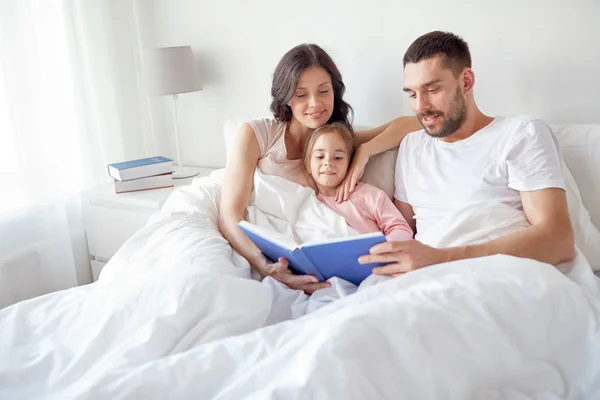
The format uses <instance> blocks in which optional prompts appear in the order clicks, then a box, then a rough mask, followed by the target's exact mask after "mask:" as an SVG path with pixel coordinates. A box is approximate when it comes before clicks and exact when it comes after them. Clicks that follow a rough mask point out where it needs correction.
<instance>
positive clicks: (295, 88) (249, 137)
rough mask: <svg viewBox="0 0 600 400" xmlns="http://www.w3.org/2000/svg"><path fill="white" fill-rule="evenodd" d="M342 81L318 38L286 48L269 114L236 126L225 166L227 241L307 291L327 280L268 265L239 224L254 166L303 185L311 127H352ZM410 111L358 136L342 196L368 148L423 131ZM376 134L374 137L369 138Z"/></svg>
mask: <svg viewBox="0 0 600 400" xmlns="http://www.w3.org/2000/svg"><path fill="white" fill-rule="evenodd" d="M345 90H346V87H345V85H344V82H343V81H342V76H341V74H340V72H339V71H338V69H337V67H336V65H335V63H334V62H333V60H332V59H331V57H329V55H328V54H327V53H326V52H325V51H324V50H323V49H321V48H320V47H319V46H317V45H315V44H302V45H299V46H296V47H294V48H293V49H291V50H290V51H288V52H287V53H286V54H285V55H284V56H283V57H282V59H281V60H280V61H279V64H278V65H277V68H276V69H275V73H274V74H273V84H272V87H271V96H272V97H273V100H272V102H271V111H272V112H273V117H274V119H259V120H253V121H249V122H248V123H245V124H244V125H242V127H241V128H240V132H239V133H238V136H237V139H236V143H235V145H234V148H233V151H232V154H231V158H230V160H229V163H228V164H227V169H226V173H225V179H224V183H223V188H222V192H221V202H220V212H219V229H220V230H221V233H222V234H223V236H224V237H225V238H226V239H227V240H228V241H229V243H230V244H231V246H233V248H234V249H235V250H236V251H237V252H238V253H240V254H241V255H242V256H244V257H245V258H246V260H248V262H249V263H250V265H251V266H252V268H254V269H256V270H257V271H258V272H259V273H260V274H261V275H263V276H272V277H273V278H274V279H276V280H278V281H280V282H282V283H284V284H286V285H287V286H289V287H291V288H293V289H300V290H304V291H305V292H307V293H312V292H313V291H315V290H317V289H320V288H323V287H327V286H329V283H327V282H318V280H317V278H315V277H313V276H307V275H294V274H292V272H291V271H290V270H289V269H288V264H287V261H286V260H284V259H280V260H279V262H276V263H272V262H271V261H269V260H268V259H267V258H266V257H265V256H264V255H263V254H262V253H261V252H260V250H259V249H258V248H257V247H256V246H255V245H254V243H252V241H251V240H250V239H248V237H247V236H246V235H245V234H244V233H243V232H242V231H241V230H240V228H239V227H238V226H237V223H238V222H240V221H242V220H243V219H244V215H245V212H246V208H247V207H248V201H249V199H250V194H251V192H252V186H253V181H254V179H253V177H254V171H255V169H256V167H258V168H259V169H260V170H261V172H262V173H264V174H266V175H278V176H281V177H283V178H286V179H288V180H291V181H293V182H296V183H298V184H300V185H303V186H311V185H312V180H311V179H310V178H309V176H308V172H307V171H306V169H305V168H304V165H303V160H302V153H303V149H304V146H305V144H306V140H307V138H308V137H309V135H310V133H311V132H312V131H313V130H315V129H317V128H319V127H321V126H323V125H325V124H327V123H332V122H342V123H345V124H347V125H348V126H350V123H351V121H350V114H351V111H352V109H351V107H350V106H349V105H348V104H347V103H346V102H345V101H344V100H343V96H344V92H345ZM420 128H421V126H420V124H419V122H418V121H417V119H416V118H414V117H400V118H398V119H396V120H394V121H392V122H391V123H389V124H386V125H383V126H381V127H379V128H376V129H373V130H370V131H365V132H360V133H357V134H356V141H357V144H358V145H359V147H358V149H357V151H356V155H355V159H354V161H353V163H352V167H351V168H350V171H349V172H348V175H347V178H346V179H347V181H346V183H345V184H344V185H341V186H340V190H339V191H338V199H339V200H340V201H341V200H342V199H343V198H347V195H348V194H349V193H350V192H351V190H352V189H353V188H354V185H355V184H356V182H357V181H358V179H360V177H361V176H362V173H363V171H364V167H365V165H366V163H367V161H368V159H369V157H370V156H371V155H373V154H377V153H380V152H382V151H385V150H388V149H391V148H393V147H397V146H398V145H399V143H400V141H401V140H402V138H404V136H406V134H407V133H408V132H412V131H415V130H418V129H420ZM372 139H373V140H372Z"/></svg>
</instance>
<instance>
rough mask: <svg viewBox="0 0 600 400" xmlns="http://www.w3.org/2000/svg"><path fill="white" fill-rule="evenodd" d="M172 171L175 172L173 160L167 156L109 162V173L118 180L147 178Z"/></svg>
mask: <svg viewBox="0 0 600 400" xmlns="http://www.w3.org/2000/svg"><path fill="white" fill-rule="evenodd" d="M170 172H173V160H171V159H170V158H167V157H149V158H142V159H139V160H132V161H124V162H119V163H113V164H108V173H109V175H110V176H112V177H113V178H114V179H116V180H118V181H127V180H131V179H138V178H145V177H148V176H154V175H162V174H166V173H170Z"/></svg>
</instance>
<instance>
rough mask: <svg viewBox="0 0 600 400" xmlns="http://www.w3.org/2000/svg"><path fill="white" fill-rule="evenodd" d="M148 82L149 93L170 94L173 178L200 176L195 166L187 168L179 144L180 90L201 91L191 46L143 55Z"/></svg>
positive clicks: (157, 94) (155, 50)
mask: <svg viewBox="0 0 600 400" xmlns="http://www.w3.org/2000/svg"><path fill="white" fill-rule="evenodd" d="M143 67H144V71H145V75H146V76H145V81H146V87H147V90H148V94H150V95H154V96H162V95H170V96H171V104H172V109H173V121H174V125H175V143H176V146H177V160H176V168H175V170H174V171H173V178H174V179H182V178H190V177H192V176H196V175H198V170H197V169H195V168H193V167H184V166H183V165H182V164H183V162H182V160H181V150H180V147H179V123H178V117H177V99H178V96H179V94H181V93H189V92H195V91H198V90H202V82H200V80H199V79H198V75H197V74H196V70H195V68H194V56H193V54H192V48H191V47H190V46H178V47H161V48H157V49H152V50H148V51H147V52H146V53H145V57H144V66H143Z"/></svg>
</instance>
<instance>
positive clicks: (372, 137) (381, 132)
mask: <svg viewBox="0 0 600 400" xmlns="http://www.w3.org/2000/svg"><path fill="white" fill-rule="evenodd" d="M419 129H423V126H422V125H421V123H420V122H419V120H418V119H417V117H398V118H396V119H395V120H393V121H390V122H388V123H387V124H384V125H381V126H379V127H377V128H374V129H370V130H367V131H361V132H356V143H357V144H358V145H359V148H363V149H365V150H364V153H365V155H367V156H368V157H371V156H373V155H375V154H379V153H382V152H384V151H386V150H390V149H395V148H397V147H398V146H400V142H401V141H402V139H404V137H405V136H406V135H408V134H409V133H410V132H414V131H418V130H419Z"/></svg>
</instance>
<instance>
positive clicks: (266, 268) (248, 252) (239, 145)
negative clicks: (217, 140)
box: [218, 124, 329, 293]
mask: <svg viewBox="0 0 600 400" xmlns="http://www.w3.org/2000/svg"><path fill="white" fill-rule="evenodd" d="M259 158H260V146H259V144H258V140H257V139H256V135H255V133H254V130H253V129H252V127H251V126H250V125H248V124H243V125H242V127H241V128H240V132H239V134H238V136H237V138H236V142H235V146H234V149H233V152H232V154H231V159H230V160H229V162H228V164H227V167H226V170H225V179H224V181H223V187H222V188H221V199H220V204H219V221H218V222H219V230H220V231H221V234H222V235H223V236H224V237H225V239H227V240H228V241H229V243H230V244H231V246H232V247H233V248H234V249H235V250H236V251H237V252H238V253H240V254H241V255H242V256H243V257H244V258H245V259H246V260H248V262H249V263H250V265H251V266H252V267H253V268H254V269H256V270H257V271H258V272H260V274H261V275H263V276H272V277H273V278H275V279H276V280H278V281H280V282H282V283H284V284H286V285H288V286H289V287H291V288H293V289H300V290H304V291H305V292H308V293H310V292H312V291H314V290H316V289H319V288H321V287H327V286H329V284H327V283H325V282H322V283H318V280H317V279H316V278H315V277H313V276H309V275H293V274H292V273H291V271H290V270H289V269H288V268H287V265H288V264H287V260H284V259H280V260H279V262H277V263H272V262H270V261H269V260H268V259H267V258H266V257H265V256H264V255H263V254H262V253H261V251H260V250H259V249H258V247H256V245H255V244H254V243H253V242H252V241H251V240H250V239H249V238H248V237H247V236H246V234H245V233H244V232H243V231H242V230H241V229H240V228H239V227H238V225H237V224H238V222H240V221H242V220H244V217H245V214H246V208H247V207H248V202H249V201H250V194H251V193H252V186H253V183H254V171H255V170H256V165H257V163H258V159H259Z"/></svg>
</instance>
